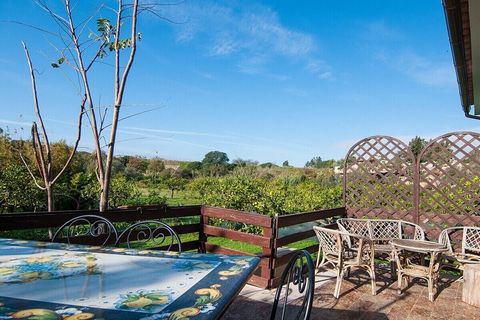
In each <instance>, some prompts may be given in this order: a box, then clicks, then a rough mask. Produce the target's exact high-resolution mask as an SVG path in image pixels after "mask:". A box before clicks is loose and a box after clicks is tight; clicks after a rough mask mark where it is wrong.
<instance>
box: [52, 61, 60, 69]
mask: <svg viewBox="0 0 480 320" xmlns="http://www.w3.org/2000/svg"><path fill="white" fill-rule="evenodd" d="M51 66H52V68H58V67H59V65H58V64H56V63H55V62H53V63H52V64H51Z"/></svg>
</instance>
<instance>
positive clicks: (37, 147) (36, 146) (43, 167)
mask: <svg viewBox="0 0 480 320" xmlns="http://www.w3.org/2000/svg"><path fill="white" fill-rule="evenodd" d="M32 143H33V150H34V152H35V153H36V159H37V160H40V161H39V163H38V166H39V167H40V175H41V176H42V178H43V181H44V184H45V188H47V186H48V182H49V179H48V178H49V172H48V167H47V164H46V163H45V155H44V154H43V148H42V146H41V141H40V136H39V134H38V127H37V123H36V122H34V123H33V125H32Z"/></svg>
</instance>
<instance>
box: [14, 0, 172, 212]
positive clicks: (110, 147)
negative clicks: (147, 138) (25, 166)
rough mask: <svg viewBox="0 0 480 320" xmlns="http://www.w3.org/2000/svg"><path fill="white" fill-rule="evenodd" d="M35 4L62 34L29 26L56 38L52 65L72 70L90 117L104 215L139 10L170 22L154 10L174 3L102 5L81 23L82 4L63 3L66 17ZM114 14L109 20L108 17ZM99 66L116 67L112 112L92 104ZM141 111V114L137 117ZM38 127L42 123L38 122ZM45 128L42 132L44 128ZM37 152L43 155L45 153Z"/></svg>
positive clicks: (41, 3) (132, 1) (42, 2)
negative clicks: (79, 8) (78, 15)
mask: <svg viewBox="0 0 480 320" xmlns="http://www.w3.org/2000/svg"><path fill="white" fill-rule="evenodd" d="M34 1H35V2H36V3H37V4H38V5H39V7H40V8H41V9H43V10H44V11H45V12H46V13H47V14H48V15H49V16H50V17H51V18H52V19H53V21H54V22H55V23H56V25H57V26H58V29H59V30H60V31H59V32H58V34H57V33H54V32H50V31H47V30H44V29H43V28H39V27H35V26H31V25H30V27H33V28H35V29H37V30H40V31H43V32H46V33H48V34H49V35H54V36H55V38H56V39H57V40H59V41H60V45H58V46H55V45H53V44H52V45H53V46H54V48H55V50H56V51H57V53H58V54H59V58H58V60H57V61H56V62H55V63H52V67H53V68H60V67H61V65H67V66H69V67H71V68H72V69H73V71H74V73H75V75H76V78H77V81H78V93H79V97H80V99H81V101H82V106H84V108H85V112H84V114H85V116H86V117H87V118H88V123H89V126H90V128H91V130H92V136H93V145H94V153H95V162H96V176H97V180H98V183H99V185H100V202H99V208H100V210H101V211H104V210H106V209H107V208H108V199H109V189H110V182H111V177H112V163H113V157H114V151H115V144H116V138H117V131H118V124H119V122H120V121H121V120H123V119H126V118H129V117H131V116H132V115H130V116H127V117H123V118H121V117H120V111H121V109H122V103H123V97H124V93H125V88H126V84H127V80H128V77H129V74H130V70H131V68H132V65H133V62H134V60H135V54H136V49H137V41H139V40H140V39H141V34H140V33H139V32H137V21H138V15H139V14H140V13H141V12H149V13H152V14H154V15H155V16H157V17H159V18H161V19H164V20H167V21H170V20H169V19H167V18H164V17H162V16H161V15H159V14H158V11H157V10H156V8H157V7H158V6H163V5H167V6H169V5H174V4H175V3H165V4H161V3H157V2H155V1H153V2H152V1H149V2H148V3H144V4H139V0H130V1H124V0H116V3H117V6H116V8H112V7H110V6H108V5H106V4H104V3H100V4H98V6H97V7H96V9H95V10H94V12H93V13H92V14H91V15H89V16H88V17H87V18H84V19H83V20H81V21H77V20H76V18H75V14H74V13H75V6H76V5H78V3H79V1H77V2H75V3H74V4H72V2H71V1H70V0H64V2H63V6H64V9H65V11H64V13H63V14H59V13H57V12H54V11H53V10H52V9H51V8H50V7H49V6H48V5H47V4H46V2H45V0H34ZM101 11H102V12H103V11H106V14H105V15H103V14H102V16H103V17H102V18H97V19H94V17H95V16H99V15H100V14H99V13H100V12H101ZM112 15H113V17H112V19H111V20H110V19H108V18H104V17H108V16H112ZM93 23H96V26H95V27H94V28H92V24H93ZM22 24H23V23H22ZM27 25H28V24H27ZM87 34H88V35H87ZM107 57H112V59H113V63H107V62H106V61H105V58H107ZM97 62H102V64H104V65H105V64H106V65H108V66H112V70H113V76H114V77H113V79H114V80H113V90H112V91H113V92H114V95H113V103H112V104H111V106H110V107H111V108H110V107H107V108H102V107H101V106H100V105H99V103H97V102H95V101H94V90H93V89H94V88H93V85H92V80H91V79H92V78H93V74H92V73H93V72H92V70H94V69H95V68H93V67H94V66H95V65H98V64H97ZM109 110H111V121H110V122H108V121H107V113H108V111H109ZM149 111H151V110H149ZM141 113H143V112H140V113H138V114H141ZM38 114H39V113H38ZM39 123H41V122H40V121H39ZM41 128H43V124H42V125H41ZM35 130H36V129H35ZM43 132H44V130H43V129H42V130H41V134H40V136H42V139H43V140H42V141H44V143H43V149H44V150H43V154H44V156H45V157H46V159H48V155H49V151H48V150H47V149H46V145H47V144H48V143H47V142H45V141H47V140H48V139H46V134H43ZM38 141H40V139H38ZM40 145H42V144H40ZM37 151H38V152H37V153H39V151H40V150H39V149H38V147H37ZM39 154H40V155H42V154H41V153H39ZM42 159H43V158H42V157H39V161H41V160H42ZM47 167H48V165H47ZM45 171H46V170H45ZM42 172H43V171H42ZM46 176H47V177H48V172H46ZM42 177H43V176H42Z"/></svg>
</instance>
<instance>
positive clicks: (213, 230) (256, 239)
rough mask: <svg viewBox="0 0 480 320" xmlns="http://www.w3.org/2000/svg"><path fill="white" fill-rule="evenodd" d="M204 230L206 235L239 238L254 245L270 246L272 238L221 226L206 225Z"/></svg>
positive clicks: (238, 239)
mask: <svg viewBox="0 0 480 320" xmlns="http://www.w3.org/2000/svg"><path fill="white" fill-rule="evenodd" d="M203 232H204V233H205V234H206V235H212V236H216V237H224V238H227V239H230V240H237V241H241V242H246V243H250V244H253V245H257V246H261V247H266V248H270V246H271V243H270V238H267V237H263V236H258V235H255V234H249V233H244V232H240V231H235V230H229V229H224V228H220V227H214V226H209V225H205V226H204V227H203Z"/></svg>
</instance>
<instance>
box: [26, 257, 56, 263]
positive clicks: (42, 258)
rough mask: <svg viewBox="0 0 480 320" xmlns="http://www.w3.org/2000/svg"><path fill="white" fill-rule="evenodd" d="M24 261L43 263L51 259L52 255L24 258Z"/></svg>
mask: <svg viewBox="0 0 480 320" xmlns="http://www.w3.org/2000/svg"><path fill="white" fill-rule="evenodd" d="M25 261H26V262H27V263H45V262H50V261H52V257H32V258H26V259H25Z"/></svg>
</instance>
